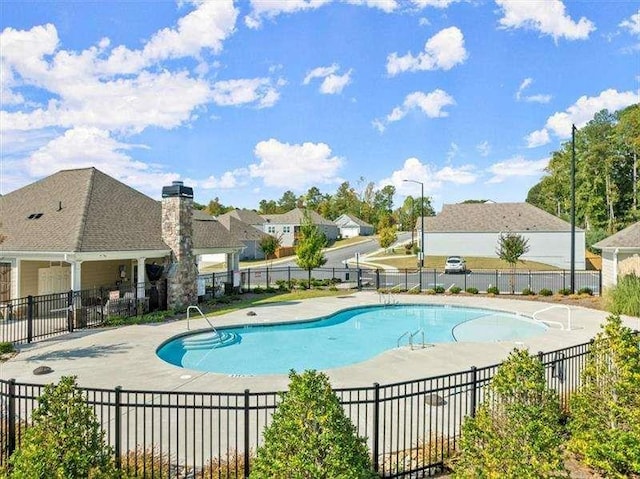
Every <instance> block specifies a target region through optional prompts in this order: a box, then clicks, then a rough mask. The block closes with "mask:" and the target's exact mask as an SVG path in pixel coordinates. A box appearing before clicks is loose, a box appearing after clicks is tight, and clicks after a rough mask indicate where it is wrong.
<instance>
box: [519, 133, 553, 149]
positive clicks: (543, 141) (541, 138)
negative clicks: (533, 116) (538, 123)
mask: <svg viewBox="0 0 640 479" xmlns="http://www.w3.org/2000/svg"><path fill="white" fill-rule="evenodd" d="M524 139H525V141H526V142H527V148H537V147H539V146H543V145H547V144H549V143H551V137H550V136H549V131H547V129H546V128H542V129H541V130H536V131H533V132H531V133H529V134H528V135H527V136H526V137H525V138H524Z"/></svg>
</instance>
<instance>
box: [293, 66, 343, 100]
mask: <svg viewBox="0 0 640 479" xmlns="http://www.w3.org/2000/svg"><path fill="white" fill-rule="evenodd" d="M339 70H340V65H338V64H336V63H334V64H333V65H331V66H328V67H317V68H314V69H313V70H311V71H310V72H309V73H307V75H306V76H305V77H304V80H303V82H302V83H303V85H308V84H309V83H310V82H311V81H312V80H313V79H314V78H322V82H321V83H320V93H324V94H325V95H335V94H338V93H342V90H344V87H346V86H347V85H348V84H349V83H351V73H352V71H353V70H349V71H348V72H346V73H345V74H343V75H338V71H339Z"/></svg>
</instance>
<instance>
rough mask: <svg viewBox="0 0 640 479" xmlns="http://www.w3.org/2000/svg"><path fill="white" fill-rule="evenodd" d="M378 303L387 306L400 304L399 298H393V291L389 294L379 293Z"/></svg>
mask: <svg viewBox="0 0 640 479" xmlns="http://www.w3.org/2000/svg"><path fill="white" fill-rule="evenodd" d="M378 301H379V302H380V303H382V304H384V305H385V306H391V305H394V304H399V303H400V301H398V299H397V298H394V297H393V292H392V291H389V292H388V293H378Z"/></svg>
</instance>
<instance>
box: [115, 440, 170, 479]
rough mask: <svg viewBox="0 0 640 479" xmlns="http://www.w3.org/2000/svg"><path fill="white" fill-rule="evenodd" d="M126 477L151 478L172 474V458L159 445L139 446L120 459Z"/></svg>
mask: <svg viewBox="0 0 640 479" xmlns="http://www.w3.org/2000/svg"><path fill="white" fill-rule="evenodd" d="M120 461H121V467H122V471H123V476H124V477H135V478H141V479H151V478H152V477H169V476H170V475H171V458H170V457H169V454H168V453H166V452H161V450H160V448H159V447H153V446H152V447H148V448H147V449H144V448H142V447H137V448H136V449H134V450H132V451H127V452H126V454H124V455H123V456H122V458H121V459H120Z"/></svg>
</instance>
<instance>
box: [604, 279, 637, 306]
mask: <svg viewBox="0 0 640 479" xmlns="http://www.w3.org/2000/svg"><path fill="white" fill-rule="evenodd" d="M605 299H606V304H607V309H608V310H609V311H611V312H612V313H613V314H627V315H629V316H640V276H636V275H635V274H628V275H626V276H623V277H621V278H618V284H616V285H615V286H614V287H613V288H610V289H607V291H606V293H605Z"/></svg>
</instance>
